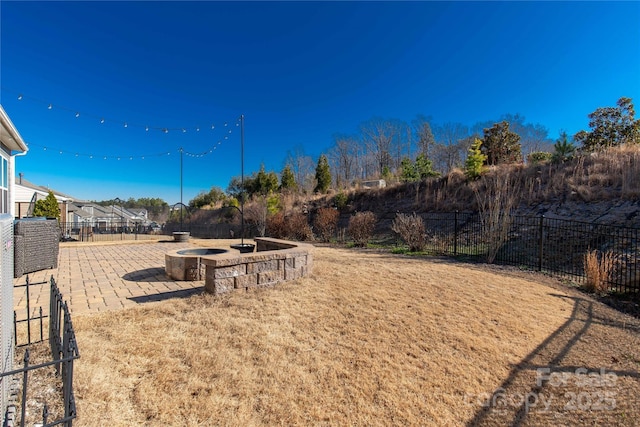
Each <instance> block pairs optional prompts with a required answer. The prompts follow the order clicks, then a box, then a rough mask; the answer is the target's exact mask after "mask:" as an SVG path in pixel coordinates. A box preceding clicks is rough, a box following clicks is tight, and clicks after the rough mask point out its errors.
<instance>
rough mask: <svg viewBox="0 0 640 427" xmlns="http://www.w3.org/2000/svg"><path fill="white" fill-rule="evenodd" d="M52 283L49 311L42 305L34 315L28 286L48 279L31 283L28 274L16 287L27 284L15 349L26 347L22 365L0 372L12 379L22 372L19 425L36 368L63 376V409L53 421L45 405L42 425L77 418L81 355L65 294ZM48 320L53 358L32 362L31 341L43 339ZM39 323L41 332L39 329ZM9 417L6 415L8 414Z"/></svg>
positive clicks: (17, 321) (68, 422)
mask: <svg viewBox="0 0 640 427" xmlns="http://www.w3.org/2000/svg"><path fill="white" fill-rule="evenodd" d="M48 283H49V285H50V293H49V314H48V315H43V311H42V307H40V308H39V314H38V315H37V316H32V310H31V305H30V299H29V288H30V287H32V286H42V285H46V284H47V282H37V283H29V276H27V277H26V283H25V284H24V285H17V286H16V287H24V288H25V292H26V303H27V304H26V305H27V307H26V312H27V315H26V318H24V319H18V317H17V314H16V313H15V312H14V336H15V345H16V348H21V347H26V349H25V353H24V358H23V363H24V364H23V367H22V368H21V369H16V370H13V371H9V372H4V373H2V374H0V377H2V378H4V377H8V378H11V377H13V376H14V375H21V377H22V381H21V389H22V398H21V402H20V414H21V416H20V425H21V426H24V425H25V421H26V410H27V402H28V395H29V377H30V374H32V373H33V371H35V370H42V369H47V368H48V369H50V368H51V367H53V368H54V369H55V373H56V376H57V377H59V378H60V380H61V383H62V384H61V385H62V410H61V411H60V412H61V417H58V419H56V420H54V421H50V420H49V417H50V412H49V410H50V407H49V406H48V404H47V403H44V404H43V406H42V423H41V425H42V426H43V427H51V426H56V425H63V426H68V427H71V426H72V423H73V420H74V419H75V418H76V402H75V395H74V392H73V368H74V366H73V363H74V360H76V359H78V358H79V357H80V352H79V351H78V345H77V342H76V337H75V332H74V330H73V324H72V322H71V313H70V312H69V307H68V306H67V303H66V302H65V301H64V300H63V298H62V294H61V293H60V290H59V289H58V286H57V285H56V282H55V280H54V278H53V277H51V280H50V281H49V282H48ZM45 318H48V319H49V328H48V330H49V333H48V342H49V347H50V352H51V360H50V361H48V362H45V363H38V364H31V353H30V346H31V344H35V343H39V342H44V339H43V338H44V336H43V335H44V332H43V330H44V319H45ZM33 322H35V324H36V333H39V334H38V335H37V336H39V340H34V339H32V326H31V325H32V323H33ZM23 323H24V324H26V337H24V341H25V342H19V341H20V339H19V335H18V326H19V325H21V324H23ZM38 326H39V331H38ZM5 418H6V417H5Z"/></svg>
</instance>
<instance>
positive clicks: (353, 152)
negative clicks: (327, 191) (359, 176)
mask: <svg viewBox="0 0 640 427" xmlns="http://www.w3.org/2000/svg"><path fill="white" fill-rule="evenodd" d="M333 139H334V143H333V147H331V149H330V150H329V153H328V155H327V157H328V158H329V163H330V165H331V169H332V170H333V171H335V172H334V178H335V181H336V187H342V186H345V185H348V184H349V183H350V182H351V181H352V180H353V179H354V177H355V174H356V166H357V165H356V163H357V159H358V156H357V152H358V139H357V137H355V136H348V135H341V134H336V135H334V136H333Z"/></svg>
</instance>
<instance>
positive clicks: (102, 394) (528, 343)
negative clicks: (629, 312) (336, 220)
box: [74, 248, 640, 426]
mask: <svg viewBox="0 0 640 427" xmlns="http://www.w3.org/2000/svg"><path fill="white" fill-rule="evenodd" d="M74 324H75V328H76V332H77V337H78V341H79V346H80V352H81V358H80V360H79V361H78V362H77V366H76V370H75V380H76V381H75V384H76V398H77V404H78V414H79V415H78V419H77V422H76V423H75V425H77V426H105V425H109V426H135V425H144V426H213V425H238V426H254V425H341V426H342V425H367V426H368V425H380V426H391V425H424V426H431V425H444V426H460V425H532V426H533V425H536V426H537V425H634V424H636V425H637V423H638V417H639V416H640V404H639V403H638V400H640V399H639V396H640V374H639V371H640V324H639V322H638V321H637V320H636V319H633V318H631V317H627V316H625V315H622V314H620V313H618V312H615V311H613V310H611V309H609V308H608V307H606V306H603V305H602V304H600V303H598V302H595V301H593V300H592V299H590V298H589V297H588V296H585V295H583V294H581V293H578V292H576V291H574V290H572V289H569V288H564V287H562V286H559V285H558V284H557V283H556V282H554V281H553V280H551V279H548V278H546V277H544V276H540V275H536V274H530V273H524V272H519V271H517V270H512V269H506V268H496V267H483V266H475V265H468V264H462V263H456V262H454V261H451V260H444V259H433V258H427V259H424V258H422V259H416V258H410V257H403V256H396V255H390V254H386V253H376V252H367V251H355V250H346V249H331V248H316V251H315V265H314V273H313V275H312V276H311V277H308V278H304V279H301V280H298V281H296V282H294V283H290V284H282V285H278V286H276V287H273V288H266V289H259V290H254V291H250V292H237V293H233V294H230V295H226V296H221V297H214V296H209V295H197V296H192V297H190V298H186V299H171V300H166V301H162V302H155V303H149V304H147V305H144V306H141V307H137V308H134V309H128V310H122V311H112V312H106V313H100V314H96V315H86V316H77V317H76V318H75V319H74ZM545 368H547V369H549V371H548V372H549V373H548V375H547V376H546V377H545V378H551V380H546V379H545V380H543V381H542V382H541V384H540V385H538V384H537V379H538V377H539V374H537V372H538V371H537V370H538V369H545ZM581 369H584V371H583V370H581ZM540 372H542V371H540ZM587 379H588V380H589V381H586V380H587ZM598 381H599V382H598ZM496 391H498V392H499V393H502V394H501V395H497V394H496V395H492V393H494V392H496ZM492 396H493V397H495V398H496V400H495V403H494V402H492V401H491V397H492ZM525 401H526V402H527V404H523V402H525Z"/></svg>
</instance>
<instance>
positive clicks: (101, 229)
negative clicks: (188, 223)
mask: <svg viewBox="0 0 640 427" xmlns="http://www.w3.org/2000/svg"><path fill="white" fill-rule="evenodd" d="M159 234H163V232H162V230H160V228H158V227H151V226H145V225H142V224H131V223H127V222H111V223H98V224H95V225H89V224H78V223H73V222H62V223H60V240H61V241H78V242H103V241H115V240H143V239H148V238H155V237H157V235H159Z"/></svg>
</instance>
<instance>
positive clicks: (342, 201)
mask: <svg viewBox="0 0 640 427" xmlns="http://www.w3.org/2000/svg"><path fill="white" fill-rule="evenodd" d="M333 202H334V203H335V204H336V207H337V208H338V209H339V210H343V209H344V208H346V207H347V203H348V202H349V196H347V195H346V194H345V193H343V192H342V191H341V192H339V193H338V194H336V195H335V196H334V197H333Z"/></svg>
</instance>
